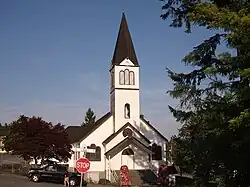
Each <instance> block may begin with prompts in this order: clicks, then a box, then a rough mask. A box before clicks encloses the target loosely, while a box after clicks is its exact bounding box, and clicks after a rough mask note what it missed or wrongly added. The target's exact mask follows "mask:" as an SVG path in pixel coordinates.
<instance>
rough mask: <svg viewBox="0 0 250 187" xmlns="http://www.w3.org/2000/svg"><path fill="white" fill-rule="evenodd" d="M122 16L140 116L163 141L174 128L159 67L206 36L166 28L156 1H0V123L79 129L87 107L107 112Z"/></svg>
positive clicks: (177, 66)
mask: <svg viewBox="0 0 250 187" xmlns="http://www.w3.org/2000/svg"><path fill="white" fill-rule="evenodd" d="M123 11H124V12H125V14H126V18H127V21H128V25H129V29H130V32H131V35H132V39H133V42H134V46H135V50H136V53H137V57H138V60H139V63H140V65H141V67H140V73H141V74H140V81H141V82H140V83H141V87H140V89H141V92H140V93H141V113H143V114H144V115H145V117H146V118H147V119H148V120H149V121H151V123H152V124H154V125H155V127H156V128H158V129H159V130H160V131H161V132H162V133H163V134H165V135H166V136H167V137H169V136H171V135H172V134H173V133H176V130H177V128H178V127H179V125H178V124H177V123H176V122H175V120H174V118H173V117H172V115H171V114H170V112H169V110H168V105H169V104H170V105H175V104H176V103H177V101H175V100H172V99H171V98H170V96H169V95H167V94H166V91H167V90H168V89H171V87H172V82H171V81H170V80H169V79H168V77H167V73H166V71H165V67H169V68H171V69H172V70H175V71H187V70H188V68H187V67H185V66H184V64H183V63H181V59H182V58H183V57H184V55H186V54H187V53H188V51H191V50H192V48H193V47H194V46H195V45H197V44H199V43H200V42H201V41H202V40H204V39H205V38H207V36H209V35H210V33H209V32H208V31H205V30H204V29H200V28H195V29H194V30H193V33H192V34H185V33H184V30H183V29H174V28H170V27H169V22H168V21H164V20H162V19H161V18H160V14H161V12H162V11H161V2H160V1H158V0H151V1H149V0H148V1H145V0H136V1H134V0H126V1H122V0H109V1H98V0H91V1H85V0H84V1H83V0H74V1H68V0H53V1H51V0H42V1H34V0H22V1H20V0H1V1H0V23H1V24H0V41H1V45H0V90H1V91H0V122H10V121H12V120H15V119H17V117H18V116H19V115H20V114H24V115H29V116H32V115H35V116H42V117H43V118H44V119H45V120H48V121H52V122H54V123H56V122H62V123H63V124H66V125H78V124H80V123H81V122H82V121H83V119H84V114H85V111H86V110H87V108H89V107H91V108H92V109H93V110H94V111H95V112H96V114H97V117H100V116H101V115H102V114H105V113H106V112H107V111H109V71H108V70H109V66H110V60H111V58H112V55H113V50H114V47H115V41H116V37H117V34H118V29H119V24H120V20H121V15H122V12H123Z"/></svg>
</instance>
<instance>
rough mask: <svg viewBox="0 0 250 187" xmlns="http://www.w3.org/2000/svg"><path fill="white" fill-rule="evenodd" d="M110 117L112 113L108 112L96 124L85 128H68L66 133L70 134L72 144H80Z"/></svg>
mask: <svg viewBox="0 0 250 187" xmlns="http://www.w3.org/2000/svg"><path fill="white" fill-rule="evenodd" d="M109 117H111V113H110V112H108V113H106V114H105V115H104V116H102V117H101V118H99V119H98V120H97V121H96V122H95V123H93V124H89V125H87V126H85V127H81V126H68V127H67V128H66V132H67V133H68V136H69V140H70V143H75V142H80V141H81V140H83V139H85V138H86V137H87V136H88V135H90V134H91V133H92V132H93V131H94V130H96V129H97V128H98V127H99V126H100V125H102V124H103V123H104V122H105V121H106V120H107V119H108V118H109Z"/></svg>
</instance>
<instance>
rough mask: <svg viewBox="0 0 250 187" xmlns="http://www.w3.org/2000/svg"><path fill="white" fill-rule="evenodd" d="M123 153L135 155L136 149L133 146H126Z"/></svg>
mask: <svg viewBox="0 0 250 187" xmlns="http://www.w3.org/2000/svg"><path fill="white" fill-rule="evenodd" d="M122 155H134V151H133V150H132V149H131V148H126V149H124V150H123V151H122Z"/></svg>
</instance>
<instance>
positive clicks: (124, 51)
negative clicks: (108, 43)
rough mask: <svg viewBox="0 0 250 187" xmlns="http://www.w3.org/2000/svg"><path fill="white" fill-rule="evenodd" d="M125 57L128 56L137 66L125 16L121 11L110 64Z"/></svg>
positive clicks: (115, 63)
mask: <svg viewBox="0 0 250 187" xmlns="http://www.w3.org/2000/svg"><path fill="white" fill-rule="evenodd" d="M125 58H129V60H130V61H131V62H132V63H133V64H134V65H135V66H139V64H138V61H137V57H136V54H135V49H134V45H133V42H132V38H131V35H130V32H129V29H128V24H127V21H126V17H125V14H124V13H123V14H122V20H121V24H120V29H119V33H118V37H117V40H116V46H115V51H114V55H113V59H112V66H114V65H119V64H120V63H121V62H122V61H123V60H124V59H125Z"/></svg>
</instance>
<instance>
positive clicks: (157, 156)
mask: <svg viewBox="0 0 250 187" xmlns="http://www.w3.org/2000/svg"><path fill="white" fill-rule="evenodd" d="M150 149H151V151H152V152H153V153H152V160H162V147H161V146H160V145H157V144H155V143H153V145H152V147H150Z"/></svg>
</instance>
